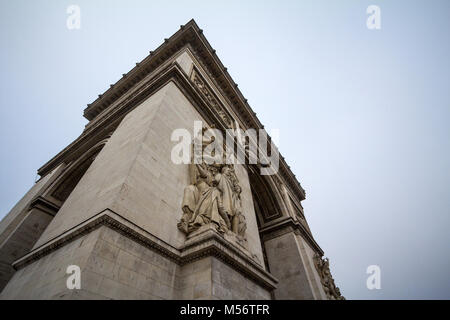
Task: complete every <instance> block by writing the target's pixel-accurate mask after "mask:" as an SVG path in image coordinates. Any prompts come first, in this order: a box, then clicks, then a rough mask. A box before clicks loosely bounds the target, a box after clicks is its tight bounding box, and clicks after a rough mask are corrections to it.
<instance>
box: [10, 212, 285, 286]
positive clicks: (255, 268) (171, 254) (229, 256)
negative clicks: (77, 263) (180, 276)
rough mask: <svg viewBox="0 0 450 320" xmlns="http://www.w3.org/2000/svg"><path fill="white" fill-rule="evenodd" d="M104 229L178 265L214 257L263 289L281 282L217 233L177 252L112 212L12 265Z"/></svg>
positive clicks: (24, 263) (17, 266)
mask: <svg viewBox="0 0 450 320" xmlns="http://www.w3.org/2000/svg"><path fill="white" fill-rule="evenodd" d="M101 226H106V227H109V228H111V229H113V230H115V231H117V232H119V233H120V234H122V235H124V236H126V237H128V238H130V239H132V240H133V241H135V242H137V243H139V244H141V245H143V246H144V247H147V248H149V249H152V250H155V251H157V252H158V253H159V254H161V255H163V256H165V257H166V258H168V259H170V260H172V261H174V262H175V263H177V264H178V265H181V266H182V265H185V264H187V263H190V262H192V261H195V260H199V259H202V258H204V257H208V256H213V257H216V258H218V259H220V260H221V261H223V262H224V263H226V264H229V265H231V266H233V267H234V268H235V269H236V270H238V271H239V272H241V273H243V274H244V275H245V276H247V277H249V278H250V279H252V280H253V281H255V282H256V283H258V284H259V285H261V286H263V287H264V288H266V289H268V290H273V289H275V288H276V284H277V282H278V280H277V279H276V278H274V277H273V276H272V275H271V274H270V273H268V272H267V271H265V270H264V269H263V268H262V267H261V266H259V265H258V264H257V263H256V262H254V261H253V260H252V258H251V257H248V256H246V255H245V254H244V253H243V252H242V251H241V250H239V249H237V248H236V247H235V246H233V245H230V244H229V243H227V241H225V240H224V239H222V238H221V236H220V235H218V234H217V233H210V234H208V236H207V237H203V238H201V239H199V241H194V242H193V243H191V244H190V245H188V246H183V247H181V248H175V247H173V246H171V245H170V244H168V243H166V242H164V241H162V240H161V239H159V238H158V237H156V236H154V235H152V234H150V233H148V232H147V231H145V230H144V229H142V228H140V227H139V226H137V225H135V224H134V223H132V222H131V221H129V220H127V219H125V218H124V217H122V216H120V215H119V214H117V213H115V212H113V211H112V210H110V209H105V210H104V211H102V212H100V213H99V214H97V215H95V216H94V217H92V218H90V219H88V220H87V221H85V222H83V223H81V224H79V225H77V226H75V227H73V228H72V229H70V230H68V231H66V232H64V233H63V234H61V235H60V236H58V237H56V238H54V239H51V240H49V241H48V242H47V243H45V244H43V245H41V246H39V247H37V248H35V249H33V250H32V251H31V252H30V253H28V254H27V255H25V256H23V257H22V258H20V259H18V260H16V261H15V262H14V263H13V264H12V265H13V267H14V269H16V270H19V269H22V268H24V267H26V266H27V265H29V264H31V263H33V262H35V261H37V260H39V259H41V258H42V257H44V256H46V255H48V254H50V253H52V252H54V251H56V250H58V249H59V248H61V247H63V246H65V245H66V244H68V243H70V242H71V241H74V240H76V239H78V238H79V237H81V236H84V235H86V234H88V233H90V232H92V231H94V230H96V229H97V228H99V227H101Z"/></svg>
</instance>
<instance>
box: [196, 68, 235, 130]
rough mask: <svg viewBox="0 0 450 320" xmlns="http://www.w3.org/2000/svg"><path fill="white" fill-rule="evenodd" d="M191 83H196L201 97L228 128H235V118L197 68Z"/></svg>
mask: <svg viewBox="0 0 450 320" xmlns="http://www.w3.org/2000/svg"><path fill="white" fill-rule="evenodd" d="M191 81H192V82H193V83H194V85H195V87H196V88H197V89H198V90H199V91H200V93H201V95H202V96H203V97H204V98H205V99H206V101H208V103H209V104H210V105H211V107H212V108H213V110H215V111H216V112H217V114H218V115H219V117H220V119H221V120H222V121H223V122H224V124H225V126H226V127H227V128H233V122H234V121H233V120H232V119H233V118H232V117H231V116H230V115H229V114H228V113H227V112H226V111H225V108H224V107H223V105H222V104H221V103H220V102H219V99H218V98H217V97H216V95H215V94H214V93H213V91H212V89H211V88H210V86H209V85H208V83H207V82H206V81H205V79H204V78H203V77H202V75H201V74H200V72H199V71H198V69H197V67H195V65H194V67H193V68H192V72H191Z"/></svg>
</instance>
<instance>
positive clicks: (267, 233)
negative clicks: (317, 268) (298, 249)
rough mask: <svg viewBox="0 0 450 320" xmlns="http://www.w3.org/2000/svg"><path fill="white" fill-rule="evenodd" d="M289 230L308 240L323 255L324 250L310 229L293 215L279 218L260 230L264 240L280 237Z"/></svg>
mask: <svg viewBox="0 0 450 320" xmlns="http://www.w3.org/2000/svg"><path fill="white" fill-rule="evenodd" d="M289 232H293V233H295V234H298V235H300V236H301V237H302V238H303V239H305V241H306V242H308V244H309V245H310V246H311V248H312V249H313V250H314V251H315V252H316V253H318V254H320V255H323V250H322V249H321V248H320V247H319V245H318V244H317V242H316V241H315V240H314V238H313V237H312V235H311V233H310V232H309V230H308V229H306V228H305V226H304V225H303V224H302V223H300V222H299V221H298V220H294V219H292V218H291V217H286V218H283V219H277V220H275V221H273V222H272V223H270V224H269V225H267V226H265V227H264V228H262V229H261V230H260V231H259V233H260V235H261V239H262V241H263V242H266V241H268V240H271V239H274V238H277V237H280V236H282V235H284V234H286V233H289Z"/></svg>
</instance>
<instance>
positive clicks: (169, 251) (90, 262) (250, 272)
mask: <svg viewBox="0 0 450 320" xmlns="http://www.w3.org/2000/svg"><path fill="white" fill-rule="evenodd" d="M69 265H77V266H79V267H80V269H81V289H73V290H70V289H68V288H67V286H66V281H67V278H68V277H69V275H68V274H66V270H67V267H68V266H69ZM14 266H15V268H17V269H19V270H18V271H17V272H16V273H15V275H14V276H13V278H12V279H11V281H10V282H9V283H8V285H7V286H6V287H5V289H4V290H3V291H2V293H1V294H0V298H1V299H270V298H271V294H270V292H271V290H273V289H274V288H275V286H276V280H275V279H274V278H273V277H272V276H271V275H270V274H268V273H267V272H266V271H265V270H264V269H263V268H262V267H260V266H259V265H258V264H256V263H255V262H254V261H253V260H252V258H251V257H249V256H248V255H247V254H246V253H245V252H244V249H243V248H241V249H240V250H237V249H236V248H235V246H234V245H230V244H229V243H228V242H227V240H225V239H224V238H223V237H221V236H220V235H218V234H216V233H214V232H213V231H212V230H205V231H204V232H202V233H200V234H198V235H197V237H196V238H195V239H194V238H191V239H188V240H187V241H186V245H185V246H184V247H183V248H179V249H178V248H173V247H170V246H169V245H167V244H166V243H164V242H162V241H160V240H158V239H157V238H154V237H152V236H151V235H150V234H146V233H145V232H143V230H142V229H140V228H138V227H136V226H134V225H132V224H131V223H129V222H127V221H126V220H124V219H122V218H121V217H120V216H119V215H117V214H115V213H113V212H111V211H108V210H107V211H105V212H104V213H103V214H101V215H98V216H97V217H96V218H95V219H92V220H91V221H88V222H86V223H84V224H83V225H82V226H80V227H78V228H77V229H76V230H72V231H71V232H70V233H68V234H63V235H62V236H61V237H59V238H58V239H55V240H53V241H51V242H50V243H47V244H45V245H43V246H41V247H39V248H37V249H35V250H34V251H32V252H31V253H30V254H28V255H26V256H25V257H23V258H22V259H20V260H18V261H16V262H15V264H14Z"/></svg>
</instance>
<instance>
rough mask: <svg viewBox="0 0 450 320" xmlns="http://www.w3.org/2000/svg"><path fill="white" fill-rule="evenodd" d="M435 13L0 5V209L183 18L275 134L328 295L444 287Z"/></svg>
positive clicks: (392, 3) (440, 44) (445, 118)
mask: <svg viewBox="0 0 450 320" xmlns="http://www.w3.org/2000/svg"><path fill="white" fill-rule="evenodd" d="M72 4H76V5H78V6H79V7H80V9H81V29H79V30H68V29H67V27H66V19H67V17H68V14H67V13H66V9H67V7H68V6H69V5H72ZM372 4H374V5H378V6H379V7H380V9H381V29H380V30H369V29H368V28H367V26H366V20H367V17H368V14H367V13H366V9H367V7H368V6H369V5H372ZM449 13H450V1H448V0H442V1H437V0H432V1H400V0H389V1H381V0H371V1H365V0H354V1H331V0H329V1H318V0H311V1H242V0H240V1H230V0H227V1H225V0H222V1H212V0H209V1H192V0H191V1H171V0H166V1H130V0H127V1H111V0H108V1H106V0H105V1H99V0H95V1H92V0H90V1H80V0H71V1H42V0H39V1H38V0H34V1H17V0H15V1H1V4H0V42H1V46H2V49H1V51H0V70H1V72H0V112H1V113H0V116H1V122H2V125H1V126H0V150H2V153H1V160H0V161H1V162H0V177H1V185H0V191H1V192H0V217H3V216H4V215H5V214H6V213H7V212H8V211H9V210H10V209H11V207H12V206H13V205H14V204H15V203H16V202H17V201H18V200H19V199H20V198H21V197H22V195H23V194H24V193H25V192H26V191H27V190H28V189H29V188H30V187H31V186H32V184H33V183H34V180H35V177H36V170H37V169H38V168H39V167H40V166H42V165H43V164H44V163H45V162H46V161H47V160H49V159H50V158H51V157H53V156H54V155H55V154H57V153H58V152H59V151H60V150H61V149H63V148H64V147H65V146H66V145H68V144H69V143H70V142H71V141H73V140H74V139H75V138H76V137H77V136H78V135H79V134H80V133H81V131H82V129H83V127H84V125H85V124H86V123H87V121H86V120H85V119H84V118H83V117H82V112H83V109H84V108H85V106H86V104H87V103H91V102H92V101H94V100H95V99H96V97H97V95H98V94H100V93H102V92H104V91H105V90H106V89H107V88H108V87H109V85H110V84H111V83H114V82H116V81H117V80H118V79H120V77H121V75H122V73H126V72H128V71H129V70H130V69H131V68H132V67H134V65H135V63H136V62H138V61H140V60H142V59H143V58H144V57H145V56H147V54H148V52H149V50H153V49H155V48H156V47H157V46H159V45H160V44H161V43H162V42H163V39H164V38H168V37H169V36H171V35H172V34H173V33H174V32H176V31H177V30H178V28H179V26H180V25H181V24H185V23H186V22H188V21H189V20H190V19H191V18H194V19H195V20H196V22H197V23H198V25H199V26H200V28H202V29H203V30H204V34H205V36H206V37H207V39H208V40H209V42H210V43H211V45H212V46H213V47H214V48H215V49H216V50H217V54H218V56H219V57H220V59H221V60H222V62H223V63H224V65H225V66H226V67H227V68H228V71H229V72H230V74H231V76H232V77H233V79H234V80H235V81H236V82H237V83H238V84H239V88H240V89H241V91H242V92H243V94H244V95H245V96H246V98H247V99H248V100H249V103H250V105H251V106H252V108H253V109H254V110H255V112H256V113H257V114H258V117H259V119H260V120H261V122H262V123H263V124H264V125H265V127H266V128H267V129H268V130H269V131H270V129H271V128H275V129H279V130H280V151H281V153H282V154H283V156H284V157H285V158H286V161H287V162H288V164H289V165H290V166H291V169H292V171H293V172H294V173H295V174H296V176H297V177H298V179H299V181H300V182H301V184H302V186H303V187H304V188H305V189H306V192H307V199H306V200H305V201H304V202H303V205H304V207H305V213H306V217H307V219H308V221H309V224H310V226H311V229H312V232H313V235H314V237H315V239H316V240H317V242H318V243H319V245H320V246H321V247H322V249H323V250H324V251H325V255H326V256H328V257H329V258H330V260H331V271H332V273H333V275H334V278H335V281H336V284H337V285H338V286H339V287H340V288H341V292H342V293H343V295H344V296H346V297H347V298H349V299H393V298H405V299H411V298H420V299H422V298H423V299H429V298H445V299H450V277H449V276H448V271H449V270H450V252H449V251H450V250H449V244H450V236H449V227H450V212H449V208H450V200H449V199H450V197H449V195H448V192H449V185H450V168H449V167H450V166H449V163H450V159H449V158H450V153H449V150H450V149H449V147H450V145H449V137H450V127H449V123H450V88H449V83H450V81H449V80H450V79H449V78H450V65H449V64H450V62H449V60H450V59H449V57H450V52H449V48H450V47H449V39H450V35H449V32H450V19H449ZM369 265H378V266H380V268H381V289H380V290H368V289H367V287H366V279H367V277H368V275H367V274H366V269H367V267H368V266H369Z"/></svg>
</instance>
